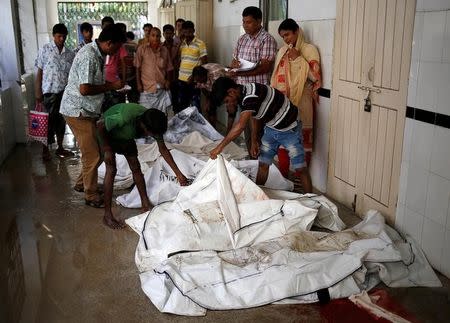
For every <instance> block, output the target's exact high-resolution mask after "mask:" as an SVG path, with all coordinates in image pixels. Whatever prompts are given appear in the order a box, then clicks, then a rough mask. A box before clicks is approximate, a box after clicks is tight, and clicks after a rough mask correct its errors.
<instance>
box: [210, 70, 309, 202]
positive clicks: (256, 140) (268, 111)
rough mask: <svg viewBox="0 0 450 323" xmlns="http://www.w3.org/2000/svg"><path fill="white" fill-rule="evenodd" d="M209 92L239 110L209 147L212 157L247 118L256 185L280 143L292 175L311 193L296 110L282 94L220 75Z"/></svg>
mask: <svg viewBox="0 0 450 323" xmlns="http://www.w3.org/2000/svg"><path fill="white" fill-rule="evenodd" d="M212 95H213V98H214V100H215V102H216V104H218V105H219V104H222V103H224V104H226V105H227V109H231V108H236V106H237V105H238V104H239V105H240V107H241V110H242V111H241V114H240V116H239V120H238V121H237V123H235V124H234V126H233V128H232V129H231V130H230V132H229V133H228V134H227V136H226V137H225V138H224V139H223V140H222V142H220V144H219V145H217V147H216V148H214V149H213V150H211V152H210V157H211V158H212V159H215V158H216V157H217V155H218V154H220V153H221V152H222V150H223V149H224V148H225V146H226V145H228V144H229V143H230V142H231V141H232V140H234V139H235V138H237V137H238V136H239V135H240V134H241V133H242V131H244V129H245V127H246V125H247V123H248V122H249V120H251V121H252V132H251V149H250V153H251V155H252V157H254V158H256V157H258V160H259V165H258V173H257V175H256V184H258V185H264V184H265V183H266V181H267V177H268V175H269V166H270V164H272V160H273V157H274V156H275V155H276V154H277V151H278V147H279V146H281V145H283V147H285V148H286V150H287V151H288V153H289V157H290V158H291V161H292V166H293V167H294V168H295V176H298V177H299V178H300V181H301V183H302V186H303V190H304V192H305V193H310V192H312V184H311V177H310V175H309V171H308V168H307V166H306V162H305V151H304V149H303V142H302V136H301V135H300V136H299V134H301V127H302V126H301V123H299V122H298V121H297V114H298V109H297V107H296V106H295V105H293V104H292V102H290V101H289V99H288V98H287V97H286V96H285V95H284V94H283V93H281V92H280V91H278V90H277V89H274V88H273V87H271V86H269V85H264V84H260V83H249V84H246V85H239V84H236V83H235V82H234V81H233V80H232V79H230V78H227V77H220V78H218V79H217V81H215V82H214V84H213V88H212ZM262 131H264V134H263V135H262ZM261 136H262V138H261Z"/></svg>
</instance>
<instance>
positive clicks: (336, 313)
mask: <svg viewBox="0 0 450 323" xmlns="http://www.w3.org/2000/svg"><path fill="white" fill-rule="evenodd" d="M369 295H370V296H379V297H380V298H379V299H378V300H377V301H376V302H374V303H375V304H376V305H378V306H380V307H382V308H384V309H386V310H388V311H389V312H392V313H394V314H396V315H398V316H401V317H402V318H404V319H406V320H408V321H410V322H417V323H418V322H419V321H418V320H417V319H415V318H414V316H413V315H411V314H410V313H408V311H407V310H406V309H405V308H404V307H403V306H402V305H401V304H399V303H398V302H397V301H395V300H394V299H393V298H392V297H390V296H389V294H388V292H387V291H386V290H383V289H374V290H373V291H371V292H369ZM320 314H321V316H322V319H323V321H324V322H336V323H337V322H367V323H370V322H377V323H381V322H383V323H384V322H390V321H388V320H386V319H384V318H380V317H376V316H374V315H372V314H371V313H369V312H368V311H366V310H365V309H362V308H359V307H358V306H356V305H355V304H353V303H352V302H351V301H350V300H349V299H347V298H342V299H335V300H332V301H330V302H329V303H327V304H324V305H322V306H321V307H320Z"/></svg>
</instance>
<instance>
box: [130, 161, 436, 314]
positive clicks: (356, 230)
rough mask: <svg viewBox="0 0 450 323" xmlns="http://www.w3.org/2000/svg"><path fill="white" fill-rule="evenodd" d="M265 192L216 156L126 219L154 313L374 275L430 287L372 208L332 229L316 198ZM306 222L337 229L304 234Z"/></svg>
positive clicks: (312, 294)
mask: <svg viewBox="0 0 450 323" xmlns="http://www.w3.org/2000/svg"><path fill="white" fill-rule="evenodd" d="M268 194H269V195H271V196H272V197H273V196H277V199H270V198H269V196H268ZM268 194H266V193H265V192H264V191H263V190H262V189H261V188H259V187H258V186H257V185H255V184H254V183H253V182H252V181H251V180H249V179H248V178H247V177H246V176H245V175H243V174H242V173H241V172H240V171H239V170H238V169H236V168H235V167H234V166H233V165H232V164H231V163H229V162H226V161H224V160H223V159H222V158H221V157H219V158H218V159H217V160H214V161H213V160H210V161H208V162H207V163H206V164H205V166H204V168H203V169H202V170H201V171H200V173H199V174H198V176H197V178H196V179H195V181H194V182H193V184H192V185H190V186H188V187H185V188H182V189H181V190H180V191H179V193H178V195H177V197H176V198H175V200H174V201H173V202H167V203H163V204H161V205H159V206H156V207H155V208H154V209H153V210H152V211H151V212H146V213H143V214H141V215H138V216H136V217H133V218H130V219H128V220H126V222H127V224H128V225H129V226H130V227H131V228H133V229H134V230H135V231H136V232H137V233H138V234H139V236H140V239H139V243H138V246H137V249H136V254H135V260H136V265H137V267H138V269H139V272H140V278H141V285H142V289H143V290H144V292H145V293H146V295H147V296H148V297H149V298H150V299H151V301H152V302H153V304H154V305H155V306H156V307H157V308H158V309H159V310H160V311H162V312H169V313H175V314H179V315H205V313H206V309H215V310H225V309H239V308H248V307H253V306H260V305H264V304H269V303H273V302H277V301H282V302H303V303H304V302H314V301H317V300H318V296H317V291H318V290H323V289H324V290H326V291H328V293H329V295H330V297H331V298H340V297H348V296H350V295H352V294H355V293H359V292H361V291H362V290H369V289H370V288H372V287H374V286H375V285H376V284H377V283H378V282H379V281H383V282H385V283H386V284H387V285H388V286H440V282H439V280H438V279H437V277H436V275H435V274H434V272H433V270H432V269H431V267H430V266H429V265H428V263H427V261H426V259H425V257H424V255H423V253H422V252H421V251H420V250H419V249H418V248H417V247H416V245H415V244H414V243H413V242H412V241H410V240H404V239H403V238H401V237H400V236H399V235H398V233H397V232H396V231H394V230H393V229H391V228H390V227H389V226H387V225H385V223H384V218H383V217H382V216H381V215H380V214H379V213H378V212H375V211H369V212H368V214H367V215H366V218H365V219H364V221H362V222H361V223H359V224H358V225H356V226H355V227H353V228H351V229H348V230H345V231H339V230H342V229H343V224H342V221H340V219H339V218H338V217H337V214H336V212H335V206H334V208H333V207H330V206H333V205H332V203H331V202H330V201H328V200H327V199H325V198H324V197H315V196H313V195H308V196H300V195H298V194H293V193H291V192H286V193H285V192H282V191H277V192H275V191H268ZM283 196H286V198H283ZM291 198H294V199H293V200H289V199H291ZM327 217H328V219H327ZM314 221H317V222H316V223H318V224H321V226H325V227H328V228H329V229H331V230H334V231H337V232H334V233H325V232H314V231H309V230H310V229H311V226H312V225H313V223H314Z"/></svg>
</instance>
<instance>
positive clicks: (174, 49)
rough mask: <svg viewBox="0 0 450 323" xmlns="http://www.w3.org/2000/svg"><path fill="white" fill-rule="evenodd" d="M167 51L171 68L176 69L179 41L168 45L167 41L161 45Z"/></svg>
mask: <svg viewBox="0 0 450 323" xmlns="http://www.w3.org/2000/svg"><path fill="white" fill-rule="evenodd" d="M162 45H163V46H164V47H165V48H167V50H168V51H169V56H170V60H171V61H172V65H173V68H174V69H176V68H177V66H178V60H179V57H180V56H179V51H180V41H179V40H177V41H176V40H175V39H174V40H173V42H172V43H168V42H167V41H164V43H163V44H162Z"/></svg>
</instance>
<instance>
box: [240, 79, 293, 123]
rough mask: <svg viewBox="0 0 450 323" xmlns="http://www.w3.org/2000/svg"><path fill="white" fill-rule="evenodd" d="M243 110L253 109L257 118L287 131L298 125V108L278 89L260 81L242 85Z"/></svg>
mask: <svg viewBox="0 0 450 323" xmlns="http://www.w3.org/2000/svg"><path fill="white" fill-rule="evenodd" d="M241 91H242V96H241V97H242V101H241V103H240V105H241V109H242V112H244V111H252V116H253V118H255V119H260V120H261V121H262V122H263V123H264V125H265V126H268V127H270V128H272V129H276V130H279V131H287V130H290V129H292V128H294V127H295V126H297V115H298V109H297V107H296V106H295V105H293V104H292V102H291V101H289V99H288V97H287V96H285V95H284V94H283V93H281V92H280V91H278V90H277V89H275V88H273V87H271V86H269V85H265V84H259V83H250V84H245V85H241Z"/></svg>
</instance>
